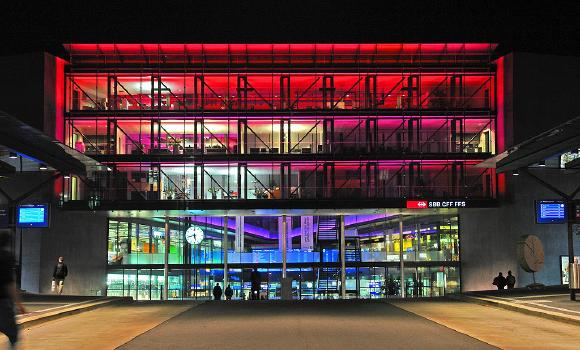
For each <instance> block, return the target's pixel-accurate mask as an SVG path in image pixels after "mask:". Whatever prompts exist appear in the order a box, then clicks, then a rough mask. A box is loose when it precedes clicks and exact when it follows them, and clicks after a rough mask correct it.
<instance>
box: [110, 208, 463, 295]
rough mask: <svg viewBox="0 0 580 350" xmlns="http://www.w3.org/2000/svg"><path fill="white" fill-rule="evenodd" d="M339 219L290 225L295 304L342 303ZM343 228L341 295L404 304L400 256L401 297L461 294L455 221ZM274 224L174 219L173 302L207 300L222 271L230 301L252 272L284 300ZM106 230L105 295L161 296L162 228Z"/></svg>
mask: <svg viewBox="0 0 580 350" xmlns="http://www.w3.org/2000/svg"><path fill="white" fill-rule="evenodd" d="M340 219H341V218H340V217H339V216H308V217H306V216H293V217H292V216H289V217H287V245H286V249H287V252H286V256H287V258H286V262H287V275H288V276H289V277H291V278H292V279H293V284H292V293H293V296H294V297H295V298H300V299H320V298H337V297H338V296H339V291H340V274H341V273H340V269H341V266H340V264H339V263H340V243H339V234H338V230H339V226H340V222H339V220H340ZM343 220H344V229H345V231H344V234H345V246H344V250H345V253H344V254H345V259H346V260H345V267H346V271H345V275H346V277H345V284H346V294H347V297H358V298H383V297H389V296H400V294H401V290H400V285H401V281H400V279H401V273H400V258H401V256H402V257H403V259H404V262H405V266H406V267H405V271H404V274H403V278H405V288H406V291H405V294H406V295H407V296H414V297H420V296H440V295H444V294H445V293H450V292H457V291H458V290H459V261H460V259H459V256H460V255H459V251H460V245H459V228H458V221H457V215H456V214H448V213H446V214H443V213H441V214H432V213H430V214H429V215H418V214H417V215H415V214H408V215H403V216H402V218H401V217H400V216H399V215H397V214H374V215H346V216H344V217H343ZM400 220H402V224H403V235H402V236H403V238H402V242H401V235H400V233H399V221H400ZM280 221H281V217H280V216H246V217H231V218H227V220H226V219H224V218H223V217H222V218H220V217H187V218H174V219H172V220H170V221H169V225H168V227H169V234H170V236H169V245H168V247H169V249H168V255H169V257H168V262H169V264H170V271H171V272H170V275H169V293H170V295H169V297H170V298H172V299H207V298H209V297H210V296H211V290H212V288H213V286H214V285H215V283H223V281H224V269H226V268H227V269H228V270H227V276H228V277H227V278H228V279H227V282H228V283H230V284H231V286H232V288H233V290H234V298H237V299H241V298H242V297H243V296H246V297H248V296H249V295H250V289H251V279H250V276H251V273H252V269H253V268H257V269H258V271H259V272H260V273H261V275H262V281H261V282H262V285H263V286H262V287H263V288H262V291H263V292H264V293H265V296H264V297H265V298H268V299H278V298H280V295H281V294H280V293H281V274H282V263H283V254H282V252H283V247H282V242H281V239H282V238H281V237H282V232H281V222H280ZM309 221H311V223H312V224H308V222H309ZM191 227H197V228H199V229H200V230H201V232H203V238H202V239H200V240H199V241H188V240H187V239H186V232H188V229H189V228H191ZM108 229H109V234H108V254H107V261H108V266H109V267H108V268H109V274H108V279H107V285H108V294H109V295H127V296H133V297H135V298H138V299H141V300H148V299H150V298H151V299H156V298H157V299H158V298H160V297H161V294H160V293H162V291H163V284H164V275H163V267H164V266H163V265H164V261H165V260H164V254H165V249H166V247H165V244H166V243H165V242H166V240H165V222H164V221H163V220H162V219H159V221H155V220H142V219H123V218H119V219H110V220H109V227H108ZM224 231H227V238H224ZM224 243H225V246H224ZM401 249H402V250H401ZM225 256H227V257H225ZM226 261H227V264H226Z"/></svg>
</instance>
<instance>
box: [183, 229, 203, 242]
mask: <svg viewBox="0 0 580 350" xmlns="http://www.w3.org/2000/svg"><path fill="white" fill-rule="evenodd" d="M203 238H204V234H203V231H202V230H201V228H199V227H197V226H191V227H190V228H188V229H187V231H185V240H186V241H187V243H189V244H200V243H201V241H203Z"/></svg>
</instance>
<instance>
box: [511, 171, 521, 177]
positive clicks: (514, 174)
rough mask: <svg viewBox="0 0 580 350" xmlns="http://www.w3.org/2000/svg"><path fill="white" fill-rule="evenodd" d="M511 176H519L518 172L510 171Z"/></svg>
mask: <svg viewBox="0 0 580 350" xmlns="http://www.w3.org/2000/svg"><path fill="white" fill-rule="evenodd" d="M512 175H513V176H518V175H520V172H519V171H518V170H514V171H512Z"/></svg>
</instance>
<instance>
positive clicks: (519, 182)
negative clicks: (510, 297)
mask: <svg viewBox="0 0 580 350" xmlns="http://www.w3.org/2000/svg"><path fill="white" fill-rule="evenodd" d="M532 171H534V173H535V174H538V175H540V176H541V177H542V178H543V179H547V180H548V182H550V183H552V184H555V185H556V186H557V187H558V188H559V189H561V190H564V191H567V192H568V193H570V192H571V190H572V188H574V186H578V185H580V177H579V175H578V174H570V173H567V174H565V176H563V175H564V174H563V172H564V171H560V170H547V169H541V168H539V169H536V170H532ZM508 188H509V189H510V193H511V196H510V197H508V198H505V199H504V200H503V201H502V204H501V206H500V207H499V208H494V209H464V210H462V211H461V212H460V229H461V259H462V263H461V267H462V271H461V273H462V286H463V290H465V291H468V290H485V289H492V288H493V287H494V286H493V285H492V284H491V282H492V280H493V277H494V276H497V273H498V272H500V271H501V272H503V273H504V275H505V274H506V273H507V271H508V270H511V271H512V272H514V273H515V274H516V278H517V285H518V286H525V285H527V284H530V283H532V274H530V273H527V272H525V271H523V270H522V269H521V268H520V267H519V264H518V261H517V255H516V245H517V241H518V240H519V239H520V237H521V236H522V235H526V234H534V235H537V236H538V237H539V238H540V240H541V241H542V244H543V246H544V252H545V263H544V267H543V269H542V270H541V271H539V272H538V273H536V281H537V282H539V283H543V284H546V285H557V284H561V282H560V277H561V276H560V256H562V255H568V244H567V243H568V241H567V225H566V224H536V223H535V204H534V203H535V200H550V199H559V198H558V196H557V195H556V194H554V193H553V192H551V191H550V190H548V189H546V188H544V187H542V186H540V185H539V184H537V182H536V181H534V180H533V179H532V178H530V177H529V176H527V175H525V174H521V175H520V176H517V177H514V176H511V175H510V176H508ZM574 239H575V247H576V251H577V255H580V236H575V237H574Z"/></svg>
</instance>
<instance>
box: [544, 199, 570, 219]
mask: <svg viewBox="0 0 580 350" xmlns="http://www.w3.org/2000/svg"><path fill="white" fill-rule="evenodd" d="M566 211H567V208H566V202H564V201H552V200H549V201H544V200H540V201H536V223H538V224H563V223H565V222H566V220H567V219H568V218H567V215H566Z"/></svg>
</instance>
